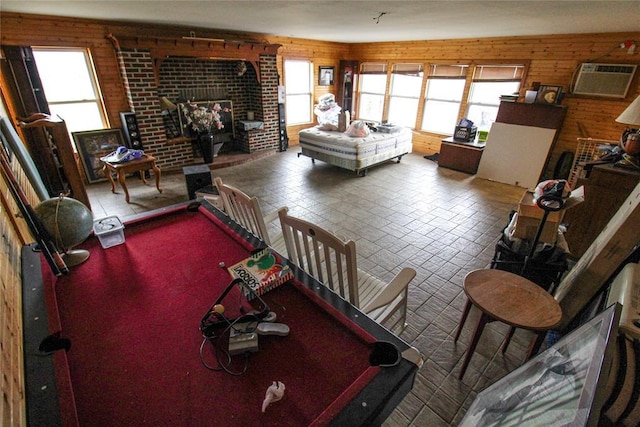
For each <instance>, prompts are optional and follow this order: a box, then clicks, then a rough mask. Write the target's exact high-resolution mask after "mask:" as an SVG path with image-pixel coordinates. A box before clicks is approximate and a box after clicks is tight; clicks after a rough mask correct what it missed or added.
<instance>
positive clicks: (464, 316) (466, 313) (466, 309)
mask: <svg viewBox="0 0 640 427" xmlns="http://www.w3.org/2000/svg"><path fill="white" fill-rule="evenodd" d="M469 311H471V301H469V300H467V304H466V305H465V306H464V310H462V317H460V323H459V324H458V330H457V331H456V336H455V337H454V338H453V342H458V338H460V332H462V328H463V327H464V323H465V322H466V321H467V316H469Z"/></svg>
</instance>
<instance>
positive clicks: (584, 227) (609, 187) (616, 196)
mask: <svg viewBox="0 0 640 427" xmlns="http://www.w3.org/2000/svg"><path fill="white" fill-rule="evenodd" d="M638 182H640V171H635V170H630V169H625V168H620V167H615V166H614V165H613V164H608V165H599V166H594V167H593V169H592V170H591V173H590V174H589V175H588V177H587V178H583V179H579V180H578V183H577V184H576V187H579V186H581V185H584V190H585V195H584V202H583V203H580V204H579V205H577V206H575V207H573V208H571V209H569V210H567V213H566V214H565V216H564V219H563V222H565V223H567V224H568V225H569V228H568V230H567V233H566V234H565V238H566V239H567V243H568V244H569V250H570V251H571V257H572V258H575V259H578V258H580V257H581V256H582V255H583V254H584V253H585V251H586V250H587V249H588V248H589V246H591V243H593V241H594V240H595V239H596V237H598V235H599V234H600V232H601V231H602V229H603V228H604V227H605V226H606V225H607V223H608V222H609V220H610V219H611V218H612V217H613V215H614V214H615V213H616V212H617V211H618V209H619V208H620V206H621V205H622V203H623V202H624V201H625V200H626V199H627V197H628V196H629V194H630V193H631V191H632V190H633V189H634V188H635V186H636V185H637V184H638Z"/></svg>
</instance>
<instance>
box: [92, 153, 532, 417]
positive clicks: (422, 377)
mask: <svg viewBox="0 0 640 427" xmlns="http://www.w3.org/2000/svg"><path fill="white" fill-rule="evenodd" d="M298 151H299V149H298V147H295V146H294V147H291V148H290V149H289V150H288V151H286V152H283V153H274V154H273V155H270V156H266V157H262V158H259V159H257V160H252V161H247V160H250V159H249V158H248V157H251V156H248V155H242V156H240V157H234V155H226V156H220V157H218V158H216V160H215V161H214V163H213V167H215V169H214V170H213V171H212V172H213V176H220V177H221V178H222V179H223V181H224V182H226V183H229V184H231V185H234V186H237V187H238V188H240V189H242V190H244V191H245V192H246V193H248V194H250V195H255V196H257V197H258V198H259V199H260V202H261V205H262V209H263V212H264V213H265V214H267V213H270V212H272V211H273V210H276V209H278V208H279V207H281V206H288V207H289V209H290V213H291V214H292V215H294V216H299V217H302V218H305V219H307V220H310V221H312V222H315V223H317V224H318V225H321V226H323V227H325V228H327V229H330V230H332V231H335V232H337V233H339V234H340V235H341V236H344V237H348V238H351V239H354V240H355V241H356V245H357V251H358V256H359V260H358V262H359V266H360V267H361V268H364V269H367V270H369V271H371V272H372V273H373V274H374V275H376V276H378V277H380V278H383V279H384V278H386V279H390V278H391V277H392V275H393V274H394V273H395V272H397V271H398V270H399V269H400V268H401V266H404V265H409V266H412V267H413V268H415V269H416V271H417V273H418V274H417V276H416V278H415V279H414V280H413V282H412V283H411V285H410V295H409V317H408V323H409V326H408V327H407V328H406V329H405V331H404V332H403V334H402V337H403V338H404V339H405V340H406V341H407V342H409V343H411V344H412V345H413V346H415V347H416V348H418V349H419V350H420V352H421V354H422V355H423V357H424V360H425V363H424V365H423V366H422V368H421V369H420V371H419V373H418V375H417V377H416V381H415V385H414V388H413V390H412V392H411V393H410V394H409V395H408V396H407V397H406V398H405V399H404V400H403V401H402V403H401V404H400V405H399V406H398V408H397V409H396V410H395V411H394V412H393V414H392V415H391V416H390V417H389V419H388V420H387V421H386V423H385V425H387V426H430V427H437V426H447V425H457V424H458V423H459V421H460V420H461V419H462V417H463V416H464V412H465V410H466V409H467V408H468V407H469V405H470V404H471V402H472V401H473V399H474V397H475V396H476V394H477V393H478V392H479V391H480V390H482V389H483V388H484V387H486V386H488V385H489V384H491V383H492V382H494V381H495V380H497V379H498V378H500V377H502V376H504V374H506V373H507V372H509V371H510V370H512V369H514V368H515V367H517V366H519V365H520V364H521V363H522V361H523V359H524V355H525V352H526V347H527V345H528V342H529V339H530V337H531V335H530V334H529V333H527V332H524V331H518V332H517V333H516V335H515V337H514V339H513V341H512V344H511V345H510V347H509V349H508V351H507V352H506V354H502V353H501V352H500V351H499V347H500V344H501V341H502V338H503V337H504V335H505V333H506V330H507V328H506V326H505V325H502V324H499V323H493V324H490V325H489V326H488V327H487V329H485V332H484V334H483V335H482V338H481V340H480V343H479V345H478V347H477V349H476V352H475V354H474V356H473V358H472V359H471V364H470V365H469V368H468V370H467V372H466V374H465V376H464V379H463V380H462V381H460V380H458V372H459V370H460V365H461V363H462V362H461V359H462V356H463V354H464V352H465V350H466V348H467V345H468V342H469V339H470V335H471V332H472V329H473V324H474V323H473V321H474V320H475V319H476V318H477V313H476V312H474V311H472V314H471V316H470V319H469V320H468V321H467V327H466V328H465V330H464V331H463V333H462V336H461V338H460V340H459V341H458V343H457V344H455V343H454V342H453V334H454V333H455V328H456V327H457V324H458V321H459V318H460V314H461V310H462V307H463V306H464V303H465V301H466V297H465V296H464V292H463V291H462V280H463V278H464V276H465V274H466V273H467V272H469V271H471V270H474V269H478V268H486V267H487V266H488V265H489V262H490V260H491V257H492V256H493V253H494V245H495V242H496V241H497V239H498V237H499V236H500V233H501V231H502V228H503V227H504V226H505V225H506V222H507V220H508V215H509V212H510V211H511V210H512V209H514V208H516V206H517V202H518V200H519V198H520V196H521V195H522V191H523V189H522V188H520V187H514V186H509V185H504V184H499V183H494V182H490V181H487V180H483V179H479V178H475V177H474V176H471V175H467V174H464V173H461V172H456V171H453V170H449V169H444V168H438V166H437V163H434V162H432V161H430V160H427V159H425V158H423V156H422V155H419V154H410V155H407V156H405V157H404V158H403V159H402V162H401V163H399V164H396V163H395V162H388V163H386V164H384V165H380V166H378V167H375V168H373V169H370V170H369V172H368V173H367V175H366V176H365V177H356V176H355V174H353V173H351V172H349V171H345V170H342V169H338V168H336V167H333V166H330V165H327V164H326V163H323V162H321V161H317V162H316V163H315V164H312V162H311V160H310V159H308V158H306V157H298V156H297V152H298ZM223 166H228V167H223ZM147 182H148V184H147V185H144V184H142V182H141V181H139V180H138V179H137V178H135V177H129V178H128V179H127V183H128V187H129V191H130V195H131V203H130V204H127V203H125V201H124V194H123V192H122V190H121V189H120V188H118V193H117V194H112V193H111V191H110V186H109V184H108V183H107V182H101V183H96V184H92V185H90V186H89V189H88V190H89V197H90V200H91V203H92V208H93V212H94V216H95V217H96V218H97V217H102V216H108V215H118V216H120V217H121V218H126V216H128V215H133V214H137V213H141V212H144V211H147V210H150V209H154V208H157V207H162V206H166V205H170V204H173V203H178V202H181V201H185V200H187V189H186V183H185V179H184V176H183V174H182V171H181V170H179V171H174V172H163V176H162V180H161V188H163V192H162V194H159V193H158V192H157V190H156V188H155V186H154V183H153V179H152V180H148V181H147Z"/></svg>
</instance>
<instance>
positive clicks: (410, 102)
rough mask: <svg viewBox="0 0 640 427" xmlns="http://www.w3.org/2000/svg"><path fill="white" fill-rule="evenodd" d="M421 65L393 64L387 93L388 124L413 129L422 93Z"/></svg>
mask: <svg viewBox="0 0 640 427" xmlns="http://www.w3.org/2000/svg"><path fill="white" fill-rule="evenodd" d="M423 76H424V73H423V72H422V64H395V65H394V67H393V72H392V74H391V90H390V91H389V112H388V117H387V120H388V121H389V122H390V123H393V124H397V125H401V126H405V127H410V128H414V127H415V126H416V117H417V115H418V103H419V100H420V92H421V91H422V79H423Z"/></svg>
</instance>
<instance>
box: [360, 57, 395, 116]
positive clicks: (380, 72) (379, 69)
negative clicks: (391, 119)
mask: <svg viewBox="0 0 640 427" xmlns="http://www.w3.org/2000/svg"><path fill="white" fill-rule="evenodd" d="M372 75H377V76H384V86H382V87H379V88H378V87H377V88H376V89H377V90H376V91H371V90H369V91H366V90H364V89H363V87H364V86H366V85H367V82H368V77H369V76H372ZM358 77H359V78H358V80H359V82H358V86H359V93H358V119H362V120H371V121H374V122H380V121H382V120H383V117H384V108H385V96H386V93H387V81H388V78H387V64H386V63H384V62H363V63H362V64H360V75H359V76H358ZM366 97H371V98H373V99H378V100H381V103H380V104H381V105H382V110H381V111H380V116H379V117H367V116H366V114H367V112H366V106H367V104H368V103H367V102H366V101H364V99H363V98H366Z"/></svg>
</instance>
